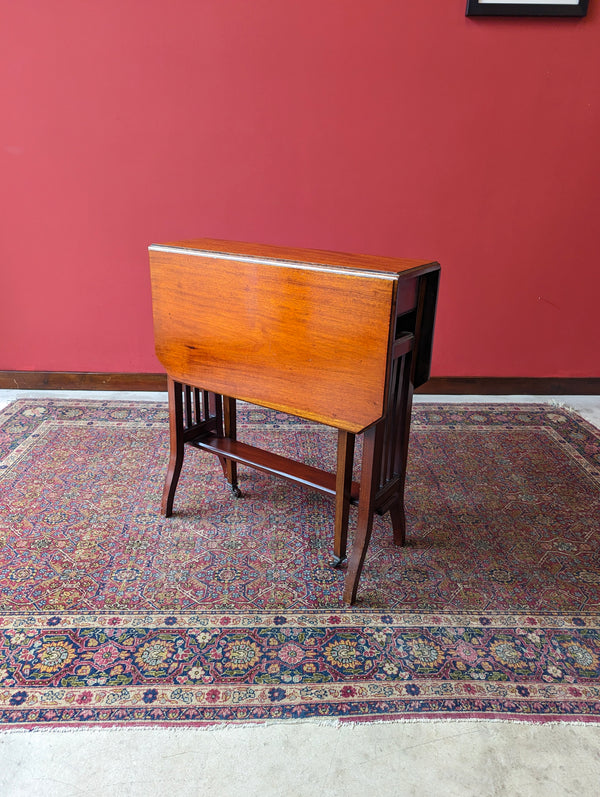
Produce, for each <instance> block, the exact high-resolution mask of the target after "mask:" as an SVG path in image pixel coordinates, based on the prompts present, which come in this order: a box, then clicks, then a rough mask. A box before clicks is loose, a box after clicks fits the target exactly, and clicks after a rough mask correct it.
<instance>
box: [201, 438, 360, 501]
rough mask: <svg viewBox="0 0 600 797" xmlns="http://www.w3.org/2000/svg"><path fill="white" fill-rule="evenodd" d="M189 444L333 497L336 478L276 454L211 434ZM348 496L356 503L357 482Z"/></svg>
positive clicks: (331, 474)
mask: <svg viewBox="0 0 600 797" xmlns="http://www.w3.org/2000/svg"><path fill="white" fill-rule="evenodd" d="M189 444H190V445H193V446H194V447H195V448H200V449H202V450H203V451H210V452H211V453H212V454H217V455H218V456H221V457H226V458H227V459H233V460H235V461H236V462H239V463H241V464H242V465H250V466H251V467H253V468H257V469H258V470H262V471H265V472H266V473H272V474H273V475H274V476H281V477H283V478H285V479H290V480H291V481H294V482H297V483H298V484H303V485H305V486H306V487H311V488H312V489H315V490H319V491H320V492H323V493H327V494H328V495H335V493H336V489H335V488H336V477H335V474H334V473H329V472H328V471H324V470H320V469H319V468H315V467H313V466H312V465H306V464H305V463H303V462H297V461H296V460H293V459H289V458H288V457H282V456H280V455H279V454H273V453H272V452H270V451H265V450H263V449H262V448H257V447H256V446H251V445H248V444H247V443H240V442H239V441H238V440H229V439H228V438H227V437H216V436H213V435H210V436H206V437H203V438H200V439H197V440H191V441H189ZM351 496H352V501H353V502H354V501H358V496H359V484H358V482H353V483H352V492H351Z"/></svg>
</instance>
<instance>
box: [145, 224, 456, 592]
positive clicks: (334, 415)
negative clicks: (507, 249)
mask: <svg viewBox="0 0 600 797" xmlns="http://www.w3.org/2000/svg"><path fill="white" fill-rule="evenodd" d="M149 256H150V268H151V282H152V305H153V316H154V336H155V347H156V354H157V356H158V359H159V360H160V362H161V364H162V365H163V366H164V368H165V370H166V372H167V377H168V391H169V429H170V456H169V464H168V469H167V475H166V479H165V485H164V491H163V499H162V512H163V513H164V514H165V515H166V516H167V517H169V516H171V514H172V513H173V502H174V498H175V491H176V488H177V482H178V479H179V475H180V472H181V466H182V463H183V458H184V451H185V448H186V446H192V447H195V448H198V449H202V450H204V451H209V452H212V453H213V454H215V455H216V456H217V457H219V460H220V461H221V465H222V467H223V472H224V475H225V477H226V478H227V480H228V482H229V484H230V485H231V489H232V490H233V492H234V495H237V496H239V495H240V491H239V487H238V479H237V464H238V463H243V464H244V465H250V466H252V467H254V468H258V469H259V470H263V471H266V472H268V473H272V474H275V475H277V476H282V477H284V478H286V479H289V480H291V481H293V482H297V483H299V484H302V485H304V486H307V487H310V488H313V489H316V490H319V491H321V492H323V493H326V494H329V495H331V496H333V497H334V499H335V525H334V533H333V554H334V562H333V564H334V565H335V566H338V567H343V566H344V565H345V564H346V548H347V537H348V518H349V507H350V504H351V503H356V502H357V503H358V516H357V521H356V530H355V534H354V541H353V545H352V550H351V552H350V556H349V558H348V560H347V570H346V575H345V581H344V593H343V599H344V601H345V602H346V603H349V604H352V603H354V602H355V600H356V596H357V589H358V583H359V579H360V575H361V571H362V568H363V564H364V561H365V556H366V553H367V548H368V545H369V540H370V537H371V531H372V525H373V514H374V513H375V512H377V513H379V514H383V513H385V512H389V513H390V516H391V520H392V527H393V534H394V542H395V543H396V544H397V545H403V544H404V541H405V531H406V530H405V526H406V521H405V513H404V482H405V475H406V460H407V450H408V438H409V431H410V416H411V406H412V395H413V390H414V388H415V387H418V386H419V385H421V384H423V383H424V382H425V381H427V379H428V378H429V370H430V363H431V350H432V341H433V330H434V318H435V308H436V301H437V291H438V282H439V274H440V266H439V264H438V263H436V262H429V261H425V260H407V259H398V258H387V257H375V256H369V255H356V254H343V253H337V252H325V251H318V250H308V249H293V248H289V247H280V246H265V245H259V244H250V243H238V242H232V241H220V240H213V239H198V240H191V241H178V242H175V243H168V244H153V245H152V246H150V247H149ZM236 400H243V401H247V402H250V403H252V404H257V405H260V406H263V407H270V408H273V409H276V410H280V411H283V412H286V413H290V414H292V415H295V416H298V417H300V418H306V419H309V420H314V421H318V422H320V423H323V424H327V425H329V426H332V427H335V428H336V429H337V430H338V447H337V467H336V472H335V473H329V472H325V471H322V470H319V469H318V468H314V467H312V466H309V465H307V464H305V463H300V462H296V461H293V460H290V459H287V458H285V457H281V456H279V455H276V454H274V453H272V452H269V451H265V450H264V449H259V448H256V447H253V446H250V445H248V444H246V443H244V442H242V441H240V440H238V439H237V429H236ZM357 434H363V452H362V460H361V475H360V481H359V482H358V483H357V482H353V481H352V469H353V460H354V444H355V435H357Z"/></svg>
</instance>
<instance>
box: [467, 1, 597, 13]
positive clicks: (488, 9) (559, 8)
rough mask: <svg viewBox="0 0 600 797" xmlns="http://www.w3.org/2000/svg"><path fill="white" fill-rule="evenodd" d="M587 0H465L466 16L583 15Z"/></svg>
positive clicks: (585, 11) (585, 10)
mask: <svg viewBox="0 0 600 797" xmlns="http://www.w3.org/2000/svg"><path fill="white" fill-rule="evenodd" d="M587 10H588V0H577V2H576V3H574V2H562V0H557V2H554V3H532V2H531V0H513V1H512V2H511V3H496V2H490V0H487V2H485V0H467V11H466V16H467V17H585V15H586V14H587Z"/></svg>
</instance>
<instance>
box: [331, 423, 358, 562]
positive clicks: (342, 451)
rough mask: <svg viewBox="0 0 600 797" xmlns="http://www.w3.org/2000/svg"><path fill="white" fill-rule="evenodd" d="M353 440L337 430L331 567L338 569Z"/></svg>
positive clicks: (347, 507) (343, 546)
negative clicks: (332, 557) (332, 558)
mask: <svg viewBox="0 0 600 797" xmlns="http://www.w3.org/2000/svg"><path fill="white" fill-rule="evenodd" d="M354 438H355V435H354V434H352V432H346V431H344V430H343V429H339V430H338V447H337V470H336V482H335V531H334V537H333V556H334V560H333V565H334V567H340V565H341V564H342V562H344V560H345V559H346V543H347V540H348V516H349V514H350V494H351V491H352V467H353V465H354Z"/></svg>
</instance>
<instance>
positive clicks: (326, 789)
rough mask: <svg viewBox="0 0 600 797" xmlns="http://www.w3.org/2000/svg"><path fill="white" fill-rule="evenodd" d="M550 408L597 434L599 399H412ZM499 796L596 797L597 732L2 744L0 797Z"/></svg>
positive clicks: (400, 726)
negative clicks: (572, 415) (581, 420)
mask: <svg viewBox="0 0 600 797" xmlns="http://www.w3.org/2000/svg"><path fill="white" fill-rule="evenodd" d="M32 395H41V396H46V397H53V398H56V397H58V398H70V397H76V398H82V397H84V398H92V399H99V398H103V399H104V398H117V399H135V400H140V401H148V400H161V401H162V400H166V396H165V394H162V393H142V394H141V393H98V392H88V393H85V394H84V393H74V392H66V391H56V392H52V393H51V392H49V391H38V392H37V393H36V392H35V391H7V390H4V391H0V407H2V406H3V405H4V404H6V403H7V402H9V401H12V400H13V399H15V398H17V397H26V396H32ZM417 400H418V401H430V402H432V401H433V402H443V401H455V402H471V401H483V402H492V401H494V402H495V401H510V402H532V401H535V402H549V403H553V404H560V405H565V406H568V407H571V408H573V409H575V410H576V411H578V412H579V413H580V414H581V415H583V416H584V417H585V418H587V419H588V420H589V421H591V422H592V423H594V424H595V425H596V426H598V427H599V428H600V397H593V396H587V397H586V396H584V397H578V396H557V397H548V396H544V397H539V396H538V397H536V396H502V397H493V396H419V397H418V399H417ZM88 793H95V794H101V795H104V794H113V795H116V796H117V797H129V795H132V796H133V795H144V796H145V797H154V795H166V794H172V795H177V797H179V795H182V796H187V795H190V796H191V795H205V794H206V795H214V797H221V796H222V797H229V796H230V795H231V796H233V795H282V796H283V797H304V796H305V795H306V796H308V795H311V796H312V795H319V797H329V796H330V795H331V796H333V795H341V796H343V797H354V795H356V796H357V797H358V795H360V796H361V797H363V795H369V796H370V795H374V797H376V796H378V795H415V796H418V797H421V796H423V795H426V796H429V795H436V796H437V795H442V796H444V797H445V796H446V795H460V797H470V795H482V797H487V795H490V796H491V795H494V796H495V795H506V797H512V796H513V795H519V796H520V797H529V796H530V795H531V797H546V796H547V797H560V796H561V795H577V796H578V797H587V796H588V795H589V797H595V795H597V794H599V793H600V725H590V724H588V725H586V724H579V725H578V724H569V723H567V724H556V725H554V724H545V725H532V724H525V723H523V724H522V723H505V722H488V721H485V722H475V721H453V722H422V721H421V722H414V723H394V722H387V723H386V722H384V723H369V724H358V725H355V726H352V725H346V726H336V725H335V724H320V723H315V722H298V723H292V724H289V723H284V724H276V723H272V724H269V725H258V726H249V727H248V726H246V727H229V728H224V729H219V730H210V729H209V730H170V729H155V728H153V729H148V728H140V729H135V730H128V731H112V730H85V731H73V732H45V731H40V732H35V733H26V732H16V731H14V732H13V731H9V732H5V733H0V795H3V797H17V795H18V796H21V795H27V796H28V795H34V796H35V797H38V795H39V796H40V797H49V796H50V795H57V797H58V796H59V795H60V797H71V795H73V797H74V796H75V795H80V794H88Z"/></svg>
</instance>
